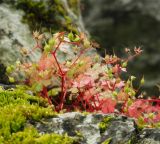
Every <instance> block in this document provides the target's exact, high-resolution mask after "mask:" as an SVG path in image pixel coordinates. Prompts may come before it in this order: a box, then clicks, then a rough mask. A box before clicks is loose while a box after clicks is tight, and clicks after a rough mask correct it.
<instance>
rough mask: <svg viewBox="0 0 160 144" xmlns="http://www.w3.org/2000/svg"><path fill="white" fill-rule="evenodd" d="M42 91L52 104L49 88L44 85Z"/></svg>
mask: <svg viewBox="0 0 160 144" xmlns="http://www.w3.org/2000/svg"><path fill="white" fill-rule="evenodd" d="M42 93H43V95H44V97H45V98H46V99H47V100H48V103H49V104H50V105H52V101H51V99H50V98H49V96H48V92H47V88H46V87H45V86H43V89H42Z"/></svg>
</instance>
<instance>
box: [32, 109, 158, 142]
mask: <svg viewBox="0 0 160 144" xmlns="http://www.w3.org/2000/svg"><path fill="white" fill-rule="evenodd" d="M106 117H107V118H108V117H112V120H110V121H108V122H107V123H106V130H104V132H102V131H101V130H100V127H99V124H100V122H102V121H104V119H105V118H106ZM32 124H33V125H34V126H35V127H36V128H37V129H38V131H39V132H40V133H41V134H44V133H52V132H55V133H58V134H65V133H67V134H68V135H69V136H72V137H78V138H80V140H79V141H80V144H102V143H103V142H104V141H105V140H109V139H110V143H109V144H160V129H158V128H157V129H156V128H155V129H143V130H142V131H139V130H138V128H137V125H136V124H135V122H134V120H133V119H132V118H128V117H126V116H123V115H116V114H108V115H104V114H83V113H79V112H70V113H64V114H59V115H57V116H56V117H54V118H48V119H43V120H42V121H41V122H32Z"/></svg>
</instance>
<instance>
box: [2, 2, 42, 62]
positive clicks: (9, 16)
mask: <svg viewBox="0 0 160 144" xmlns="http://www.w3.org/2000/svg"><path fill="white" fill-rule="evenodd" d="M23 14H24V13H23V11H21V10H16V9H14V8H12V7H11V6H9V5H7V4H0V19H1V21H0V51H1V53H0V63H3V64H4V65H7V64H11V63H14V62H15V61H16V60H17V59H18V58H19V59H20V60H21V59H22V58H23V57H22V55H21V54H20V50H21V48H22V47H25V48H26V49H30V50H31V48H33V46H34V42H33V39H32V36H31V32H30V30H29V27H28V25H26V24H23V23H22V22H21V20H22V16H23ZM38 57H39V54H37V53H34V55H33V58H32V60H35V59H37V58H38Z"/></svg>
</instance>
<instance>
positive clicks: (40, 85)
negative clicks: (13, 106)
mask: <svg viewBox="0 0 160 144" xmlns="http://www.w3.org/2000/svg"><path fill="white" fill-rule="evenodd" d="M42 88H43V87H42V84H40V83H35V84H34V85H33V86H32V89H33V90H34V91H36V92H40V91H41V90H42Z"/></svg>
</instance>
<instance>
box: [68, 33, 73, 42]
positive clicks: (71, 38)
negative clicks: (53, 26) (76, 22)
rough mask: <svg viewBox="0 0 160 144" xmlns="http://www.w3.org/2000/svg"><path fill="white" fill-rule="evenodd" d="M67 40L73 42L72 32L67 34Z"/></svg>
mask: <svg viewBox="0 0 160 144" xmlns="http://www.w3.org/2000/svg"><path fill="white" fill-rule="evenodd" d="M68 38H69V40H70V41H73V40H74V35H73V33H72V32H70V33H69V34H68Z"/></svg>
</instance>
